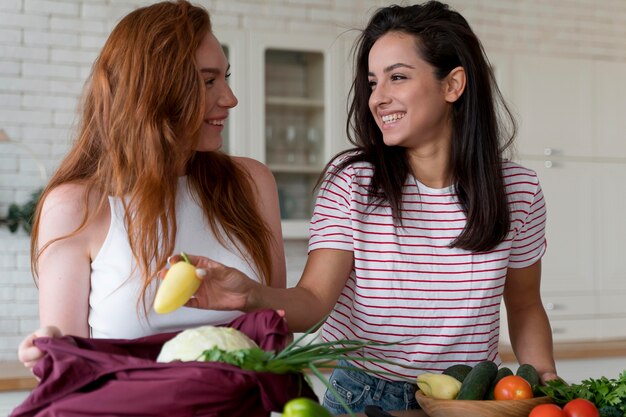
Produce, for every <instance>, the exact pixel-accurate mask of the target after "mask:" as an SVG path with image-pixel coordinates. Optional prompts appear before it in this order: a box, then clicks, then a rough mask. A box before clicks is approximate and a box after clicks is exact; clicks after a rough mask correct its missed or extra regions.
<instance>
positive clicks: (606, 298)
mask: <svg viewBox="0 0 626 417" xmlns="http://www.w3.org/2000/svg"><path fill="white" fill-rule="evenodd" d="M625 299H626V292H622V293H621V294H620V293H619V292H614V293H613V294H610V295H609V294H601V295H597V296H596V297H595V303H596V307H595V308H596V312H597V314H603V315H604V314H611V315H616V316H620V315H621V316H626V303H625V302H624V300H625Z"/></svg>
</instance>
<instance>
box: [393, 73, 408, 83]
mask: <svg viewBox="0 0 626 417" xmlns="http://www.w3.org/2000/svg"><path fill="white" fill-rule="evenodd" d="M400 80H406V77H405V76H404V75H402V74H392V75H391V81H400Z"/></svg>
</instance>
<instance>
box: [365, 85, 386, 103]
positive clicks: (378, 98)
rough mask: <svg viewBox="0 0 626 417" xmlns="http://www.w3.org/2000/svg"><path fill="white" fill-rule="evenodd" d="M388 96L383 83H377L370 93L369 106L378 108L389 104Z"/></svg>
mask: <svg viewBox="0 0 626 417" xmlns="http://www.w3.org/2000/svg"><path fill="white" fill-rule="evenodd" d="M389 101H390V99H389V95H388V93H387V90H386V88H385V85H384V84H383V83H379V84H377V85H376V87H375V88H374V89H373V90H372V92H371V93H370V99H369V102H370V106H372V107H378V106H381V105H384V104H387V103H389Z"/></svg>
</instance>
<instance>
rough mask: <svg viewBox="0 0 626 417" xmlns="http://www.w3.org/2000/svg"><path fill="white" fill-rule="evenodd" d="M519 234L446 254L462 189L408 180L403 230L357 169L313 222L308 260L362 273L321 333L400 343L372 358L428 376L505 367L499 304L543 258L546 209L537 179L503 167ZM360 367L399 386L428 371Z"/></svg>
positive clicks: (346, 174)
mask: <svg viewBox="0 0 626 417" xmlns="http://www.w3.org/2000/svg"><path fill="white" fill-rule="evenodd" d="M503 173H504V179H505V184H506V193H507V196H508V198H509V205H510V212H511V230H510V232H509V234H508V235H507V237H506V239H505V240H504V241H503V242H501V243H500V244H499V245H498V246H497V247H496V248H494V249H493V250H491V251H489V252H482V253H474V252H470V251H467V250H462V249H451V248H449V247H448V245H449V244H450V243H451V242H452V241H453V240H454V239H455V238H456V237H457V236H458V235H459V234H460V232H461V231H462V230H463V228H464V226H465V223H466V216H465V214H464V213H463V211H462V210H461V207H460V205H459V204H458V198H457V196H456V194H455V192H454V187H452V186H451V187H447V188H443V189H433V188H429V187H427V186H425V185H423V184H421V183H419V182H417V181H416V180H415V178H414V177H413V176H409V178H408V179H407V182H406V183H405V185H404V189H403V197H402V202H403V206H402V207H403V210H402V226H403V227H397V226H396V225H394V222H393V219H392V216H391V208H390V207H389V205H388V204H384V205H382V206H377V207H375V206H372V205H370V204H368V196H367V190H368V186H369V183H370V181H371V176H372V174H373V169H372V166H371V165H370V164H368V163H364V162H363V163H354V164H352V165H349V166H348V167H346V168H345V169H344V170H342V171H341V172H339V173H337V174H335V175H330V176H328V177H327V179H326V180H325V181H324V183H323V184H322V186H321V189H320V192H319V195H318V197H317V201H316V205H315V210H314V213H313V218H312V220H311V226H310V233H311V238H310V241H309V251H313V250H316V249H322V248H327V249H340V250H347V251H352V252H353V253H354V269H353V271H352V273H351V275H350V277H349V279H348V281H347V284H346V286H345V288H344V289H343V291H342V292H341V295H340V296H339V299H338V301H337V304H336V305H335V307H334V309H333V311H332V313H331V314H330V316H329V318H328V320H327V321H326V323H325V324H324V327H323V329H322V338H323V339H324V340H326V341H332V340H338V339H353V340H366V341H379V342H392V343H393V344H392V345H387V346H376V347H370V348H368V349H367V350H366V351H365V352H363V354H364V355H366V356H368V357H378V358H384V359H387V360H391V361H394V362H395V363H397V364H398V365H405V366H410V367H413V368H419V369H420V370H422V371H424V372H438V371H442V370H444V369H445V368H447V367H448V366H450V365H452V364H455V363H467V364H470V365H472V364H475V363H478V362H480V361H483V360H487V359H488V360H492V361H495V362H496V363H498V364H499V363H500V358H499V355H498V337H499V324H500V301H501V298H502V292H503V289H504V282H505V278H506V273H507V268H523V267H526V266H530V265H532V264H533V263H535V262H536V261H537V260H539V259H540V258H541V256H543V253H544V252H545V247H546V242H545V234H544V232H545V222H546V208H545V201H544V198H543V194H542V192H541V187H540V185H539V181H538V179H537V175H536V174H535V172H533V171H531V170H529V169H526V168H523V167H521V166H519V165H516V164H514V163H512V162H508V161H507V162H505V163H504V165H503ZM353 364H354V365H355V366H358V367H362V368H366V369H371V370H378V371H381V370H382V371H386V372H391V373H392V374H394V375H397V377H393V376H387V377H386V376H384V375H382V377H383V378H387V379H391V380H394V379H395V380H401V379H404V378H414V377H415V376H416V375H417V374H418V373H420V371H415V370H411V369H406V368H403V367H402V366H396V365H388V364H381V363H378V362H371V361H359V362H354V363H353Z"/></svg>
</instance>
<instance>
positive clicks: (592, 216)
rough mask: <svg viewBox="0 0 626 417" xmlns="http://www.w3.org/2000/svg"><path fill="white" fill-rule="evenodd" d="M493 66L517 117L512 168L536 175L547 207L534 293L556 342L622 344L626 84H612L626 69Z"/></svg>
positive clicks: (583, 64) (518, 63)
mask: <svg viewBox="0 0 626 417" xmlns="http://www.w3.org/2000/svg"><path fill="white" fill-rule="evenodd" d="M492 60H493V63H494V68H495V72H496V77H497V79H498V82H499V84H500V87H501V89H502V91H503V94H504V95H505V98H506V99H507V101H508V103H509V104H511V107H512V109H513V110H514V112H515V113H516V114H517V116H518V121H519V133H518V137H517V141H516V144H517V145H516V151H517V153H516V157H515V159H516V160H518V161H519V162H520V163H521V164H522V165H524V166H526V167H528V168H531V169H533V170H535V171H536V172H537V174H538V176H539V180H540V182H541V185H542V187H543V192H544V196H545V199H546V204H547V210H548V224H547V226H546V236H547V241H548V247H547V252H546V255H545V256H544V258H543V261H542V264H543V272H542V288H541V291H542V298H543V302H544V306H545V308H546V311H547V313H548V316H549V317H550V321H551V325H552V329H553V337H554V340H555V341H556V342H572V341H594V340H595V341H600V340H609V339H619V338H626V303H625V302H624V299H625V298H626V244H625V243H624V241H625V239H626V100H624V98H623V97H625V96H626V85H624V84H623V83H619V82H618V83H616V82H615V80H617V79H619V78H620V77H621V74H624V73H626V64H624V63H613V62H595V61H592V60H583V59H566V58H557V57H530V56H523V55H515V56H513V55H506V54H499V55H495V56H494V57H492ZM503 313H504V310H503ZM504 314H505V313H504ZM503 327H504V329H503V332H502V342H503V343H505V344H507V343H508V332H507V330H506V319H505V318H503Z"/></svg>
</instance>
